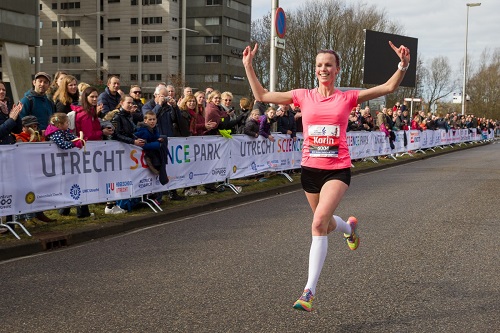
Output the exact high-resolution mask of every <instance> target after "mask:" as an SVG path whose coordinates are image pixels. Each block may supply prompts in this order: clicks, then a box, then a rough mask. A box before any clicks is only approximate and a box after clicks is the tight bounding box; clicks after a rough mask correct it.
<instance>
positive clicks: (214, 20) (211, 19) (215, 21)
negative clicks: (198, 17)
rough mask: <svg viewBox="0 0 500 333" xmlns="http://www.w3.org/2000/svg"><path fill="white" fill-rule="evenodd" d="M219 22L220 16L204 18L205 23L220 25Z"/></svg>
mask: <svg viewBox="0 0 500 333" xmlns="http://www.w3.org/2000/svg"><path fill="white" fill-rule="evenodd" d="M220 24H221V18H220V16H218V17H207V18H205V25H220Z"/></svg>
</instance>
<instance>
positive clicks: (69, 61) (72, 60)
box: [56, 57, 80, 64]
mask: <svg viewBox="0 0 500 333" xmlns="http://www.w3.org/2000/svg"><path fill="white" fill-rule="evenodd" d="M56 60H57V57H56ZM56 62H57V61H56ZM61 63H63V64H79V63H80V57H61Z"/></svg>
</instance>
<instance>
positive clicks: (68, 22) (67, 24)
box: [52, 20, 80, 28]
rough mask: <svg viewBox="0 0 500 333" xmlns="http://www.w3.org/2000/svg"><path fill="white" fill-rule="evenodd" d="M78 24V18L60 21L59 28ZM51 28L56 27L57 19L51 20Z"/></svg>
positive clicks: (77, 25)
mask: <svg viewBox="0 0 500 333" xmlns="http://www.w3.org/2000/svg"><path fill="white" fill-rule="evenodd" d="M79 26H80V20H74V21H61V28H73V27H79ZM52 28H57V21H53V22H52Z"/></svg>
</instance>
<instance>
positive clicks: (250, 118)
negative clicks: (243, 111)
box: [247, 109, 260, 121]
mask: <svg viewBox="0 0 500 333" xmlns="http://www.w3.org/2000/svg"><path fill="white" fill-rule="evenodd" d="M254 115H258V116H259V117H260V110H259V109H253V110H252V111H250V113H249V114H248V118H247V121H250V120H252V117H253V116H254Z"/></svg>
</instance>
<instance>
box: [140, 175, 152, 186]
mask: <svg viewBox="0 0 500 333" xmlns="http://www.w3.org/2000/svg"><path fill="white" fill-rule="evenodd" d="M138 186H139V188H145V187H148V186H153V178H152V177H148V178H143V179H141V180H140V181H139V185H138Z"/></svg>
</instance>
